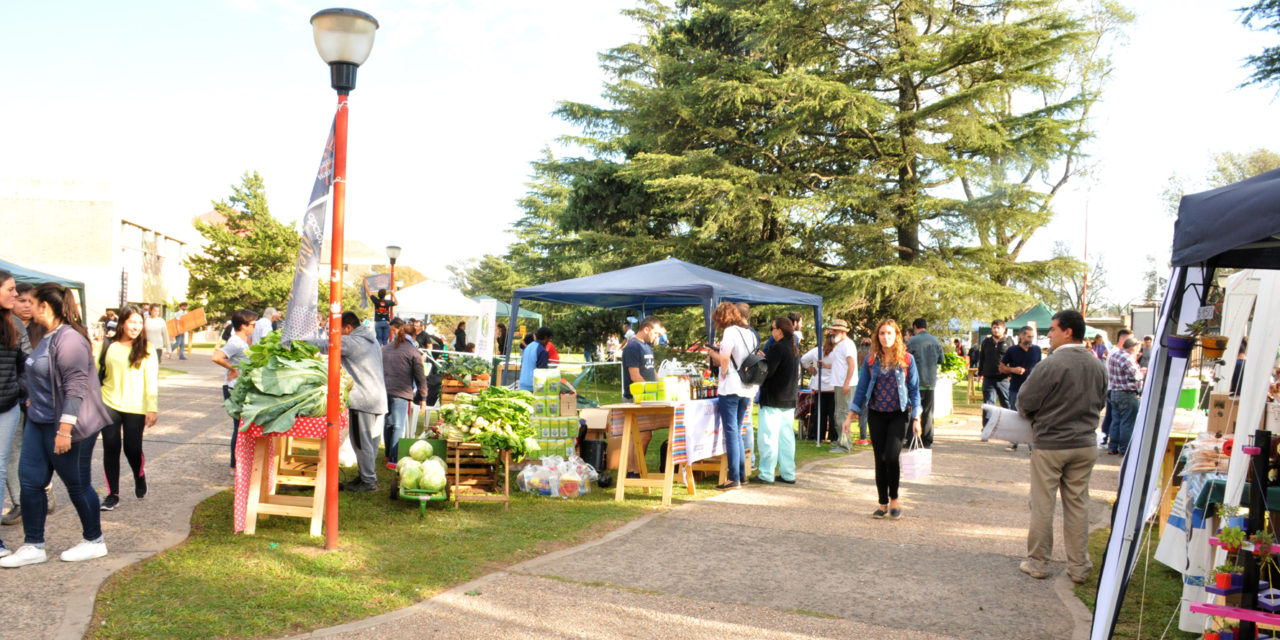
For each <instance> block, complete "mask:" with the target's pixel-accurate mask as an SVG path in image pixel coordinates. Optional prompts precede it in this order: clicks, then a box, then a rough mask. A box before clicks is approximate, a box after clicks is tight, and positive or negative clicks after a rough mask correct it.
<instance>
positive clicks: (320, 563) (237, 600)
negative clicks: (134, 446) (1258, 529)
mask: <svg viewBox="0 0 1280 640" xmlns="http://www.w3.org/2000/svg"><path fill="white" fill-rule="evenodd" d="M655 449H656V448H655ZM391 473H392V472H389V471H385V470H383V471H381V472H380V475H382V476H383V477H382V478H381V480H382V486H383V487H384V488H385V487H386V486H388V484H389V481H390V474H391ZM714 484H715V483H714V481H712V480H710V479H708V480H706V481H703V482H701V483H699V485H698V498H699V499H700V498H705V497H709V496H714V495H719V492H717V491H716V490H715V489H714ZM627 496H628V499H627V501H626V502H623V503H616V502H614V501H613V491H612V490H607V491H602V490H599V489H598V488H596V489H594V490H593V491H592V492H591V493H590V494H588V495H587V496H584V497H581V498H578V499H576V500H553V499H547V498H538V497H534V496H531V495H528V494H521V493H513V494H512V498H511V510H510V511H505V512H504V511H503V510H502V507H501V506H500V505H497V504H475V503H472V504H463V505H462V508H461V509H460V510H458V511H454V510H453V509H451V508H446V507H444V506H443V505H442V504H440V503H433V504H431V505H429V506H428V509H427V515H426V517H425V518H423V519H419V518H418V508H417V506H416V503H411V502H406V501H400V500H394V501H393V500H388V498H387V492H386V491H385V490H384V491H382V492H378V493H362V494H351V493H345V492H344V493H342V494H340V497H339V509H340V510H341V513H342V524H341V528H340V532H341V537H340V551H339V552H336V553H326V552H324V551H323V549H322V547H323V541H322V540H321V539H320V538H312V537H310V536H309V535H307V528H308V524H307V522H306V521H304V520H301V519H297V518H281V517H273V518H271V519H269V520H266V521H262V522H260V523H259V525H258V533H257V535H255V536H243V535H239V536H237V535H233V534H232V533H231V530H232V509H231V504H232V495H231V491H229V490H228V491H223V492H221V493H219V494H217V495H215V496H213V497H211V498H209V499H207V500H205V501H204V502H203V503H201V504H200V505H199V506H198V507H197V508H196V511H195V514H194V515H193V516H192V519H191V523H192V527H191V536H190V537H189V538H188V539H187V541H186V542H184V543H183V544H182V545H180V546H178V547H175V548H173V549H170V550H168V551H166V552H164V553H161V554H160V555H158V556H156V557H154V558H152V559H150V560H147V561H145V562H143V563H141V564H139V565H136V566H133V567H130V568H128V569H126V570H124V571H122V572H120V573H118V574H116V575H115V576H112V577H111V579H109V580H108V581H107V583H106V584H105V585H104V586H103V588H102V590H101V592H100V593H99V596H98V601H97V606H96V609H95V612H94V624H93V625H92V626H91V627H90V628H91V630H92V631H91V634H92V636H93V637H95V638H140V637H145V638H207V637H224V636H232V637H253V638H259V637H277V636H281V635H285V634H293V633H300V632H303V631H307V630H311V629H316V628H319V627H324V626H330V625H334V624H340V623H343V622H349V621H351V620H357V619H360V618H364V617H368V616H373V615H377V614H380V613H386V612H389V611H394V610H396V609H400V608H403V607H406V606H408V605H411V604H413V603H414V602H417V601H419V600H423V599H425V598H429V597H431V596H433V595H435V594H437V593H440V592H441V591H444V590H446V589H448V588H450V587H452V586H454V585H457V584H460V583H462V582H466V581H467V580H471V579H473V578H477V577H479V576H481V575H484V574H486V573H489V572H491V571H493V570H495V569H499V568H502V567H505V566H508V565H511V564H514V563H516V562H519V561H521V560H526V559H529V558H532V557H535V556H538V555H541V554H544V553H546V552H548V551H552V550H555V549H559V548H564V547H569V546H572V545H576V544H578V543H581V542H583V541H586V540H589V539H593V538H596V537H599V536H600V535H603V534H604V533H607V532H608V531H610V530H613V529H614V528H616V527H618V526H619V525H621V524H623V523H625V522H627V521H629V520H633V519H635V518H637V517H639V516H641V515H643V514H645V513H648V512H650V511H652V510H654V509H655V508H656V507H657V506H658V505H660V503H661V494H660V493H659V492H657V491H655V492H654V493H653V494H651V495H649V494H645V493H644V490H643V489H635V490H628V492H627ZM688 501H689V497H688V495H687V494H684V493H683V492H681V491H677V492H675V496H674V498H673V504H681V503H684V502H688ZM264 612H270V613H269V614H264Z"/></svg>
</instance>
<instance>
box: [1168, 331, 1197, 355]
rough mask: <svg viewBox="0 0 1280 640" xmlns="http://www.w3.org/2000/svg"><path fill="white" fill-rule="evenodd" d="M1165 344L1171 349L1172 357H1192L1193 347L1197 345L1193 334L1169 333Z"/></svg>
mask: <svg viewBox="0 0 1280 640" xmlns="http://www.w3.org/2000/svg"><path fill="white" fill-rule="evenodd" d="M1164 346H1165V348H1167V349H1168V350H1169V356H1170V357H1173V358H1190V357H1191V347H1193V346H1195V339H1194V338H1192V337H1191V336H1176V335H1169V336H1165V338H1164Z"/></svg>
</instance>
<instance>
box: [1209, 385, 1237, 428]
mask: <svg viewBox="0 0 1280 640" xmlns="http://www.w3.org/2000/svg"><path fill="white" fill-rule="evenodd" d="M1239 413H1240V403H1239V402H1238V401H1237V399H1236V398H1232V397H1231V394H1228V393H1218V392H1214V393H1210V394H1209V432H1210V433H1224V434H1227V435H1230V434H1232V433H1235V430H1236V417H1237V415H1238V414H1239Z"/></svg>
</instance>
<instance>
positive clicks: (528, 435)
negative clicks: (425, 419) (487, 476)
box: [440, 387, 538, 462]
mask: <svg viewBox="0 0 1280 640" xmlns="http://www.w3.org/2000/svg"><path fill="white" fill-rule="evenodd" d="M533 399H534V397H533V394H532V393H529V392H528V391H514V390H511V389H506V388H504V387H489V388H487V389H484V390H483V391H481V392H480V393H478V394H471V393H459V394H458V395H457V397H456V398H454V401H453V402H454V403H453V404H451V405H446V406H444V407H442V408H441V409H440V415H441V418H442V419H443V420H444V425H443V426H442V427H441V429H440V435H441V436H442V437H444V438H447V439H450V440H460V441H462V442H477V443H479V444H480V449H481V451H482V452H483V453H484V457H485V459H486V460H489V461H491V462H496V461H497V459H498V454H499V452H501V451H502V450H503V449H507V450H509V451H511V460H512V462H520V461H521V460H524V459H525V457H526V456H527V455H528V454H529V453H530V452H534V451H537V450H538V443H537V441H536V440H535V439H534V435H535V432H534V429H533V426H532V425H531V424H530V420H529V415H530V412H531V411H532V410H533Z"/></svg>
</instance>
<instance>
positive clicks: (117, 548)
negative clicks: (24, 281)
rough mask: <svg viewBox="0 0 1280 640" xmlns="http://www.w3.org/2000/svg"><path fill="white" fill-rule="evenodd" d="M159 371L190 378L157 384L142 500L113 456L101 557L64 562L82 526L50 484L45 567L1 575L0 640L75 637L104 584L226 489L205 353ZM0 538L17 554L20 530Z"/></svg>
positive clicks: (226, 427) (163, 543) (214, 381)
mask: <svg viewBox="0 0 1280 640" xmlns="http://www.w3.org/2000/svg"><path fill="white" fill-rule="evenodd" d="M163 366H165V367H169V368H173V369H181V370H184V371H188V372H189V373H187V374H186V375H174V376H171V377H168V378H165V379H163V380H161V381H160V394H161V395H160V412H159V420H158V421H157V423H156V426H154V427H152V428H150V429H148V430H147V432H146V434H145V436H144V445H143V450H144V452H145V455H146V471H147V483H148V491H147V497H146V499H145V500H138V499H136V498H134V497H133V480H132V476H131V475H130V472H129V464H128V462H127V461H125V460H124V456H121V460H120V465H121V467H122V469H121V472H120V475H121V479H120V494H121V495H120V506H119V507H117V508H116V509H115V511H110V512H106V513H103V514H102V529H103V535H104V536H105V538H106V540H107V549H108V551H109V554H108V555H107V557H106V558H103V559H101V560H93V561H90V562H80V563H66V562H61V561H59V560H58V558H57V554H59V553H61V552H62V551H64V550H66V549H68V548H70V547H71V546H73V545H75V544H76V543H77V542H79V541H80V520H79V518H77V517H76V513H75V510H74V509H72V508H71V507H70V504H69V502H68V500H67V494H66V489H65V488H63V487H62V484H61V482H59V481H55V486H56V487H57V491H58V496H57V505H58V508H57V511H55V512H54V513H53V514H52V515H51V516H50V517H49V520H48V522H47V524H46V526H45V543H46V548H47V550H48V552H49V557H50V560H49V562H46V563H44V564H39V565H33V566H29V567H22V568H20V569H3V570H0V594H2V595H3V598H4V605H3V611H4V621H3V622H2V623H0V638H15V639H16V638H21V639H23V640H28V639H36V638H66V639H72V638H81V637H83V636H84V634H85V630H86V629H88V626H89V624H90V621H91V617H92V615H93V604H94V600H95V598H96V597H97V593H98V589H99V587H101V586H102V583H103V582H104V581H105V580H106V579H107V578H108V577H109V576H110V575H111V574H113V573H115V572H116V571H119V570H121V569H123V568H125V567H127V566H129V565H131V564H134V563H136V562H139V561H141V560H143V559H145V558H148V557H150V556H152V555H155V554H156V553H158V552H160V551H163V550H165V549H168V548H169V547H172V546H174V545H177V544H178V543H180V542H182V541H183V540H185V539H186V537H187V534H188V532H189V531H190V522H191V512H192V510H193V509H194V508H195V506H196V505H197V504H199V503H200V502H201V501H202V500H204V499H205V498H207V497H209V496H210V495H213V494H214V493H216V492H218V491H220V490H222V489H225V488H227V487H229V486H230V485H231V482H232V477H231V473H230V471H229V468H228V465H229V463H230V456H231V454H230V445H231V422H230V420H229V419H228V418H227V414H226V412H225V411H224V410H223V409H222V391H221V385H222V382H221V380H222V373H221V372H222V371H224V370H223V369H222V368H220V367H218V366H216V365H214V364H212V363H211V362H210V360H209V356H207V355H203V356H201V355H192V356H191V357H190V358H189V359H188V360H186V361H178V360H176V359H174V360H170V359H168V358H166V359H165V361H164V363H163ZM94 458H95V459H94V464H93V473H92V476H91V477H92V478H93V479H94V488H96V489H97V490H98V493H99V495H106V481H105V480H104V479H103V474H102V452H101V442H99V443H98V447H97V448H96V449H95V451H94ZM6 501H7V499H6ZM0 539H3V540H4V541H5V544H6V545H7V546H9V547H10V548H11V549H16V548H17V547H18V546H20V545H21V544H22V526H21V525H17V526H8V527H0ZM156 615H163V613H162V612H159V611H157V612H156Z"/></svg>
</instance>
